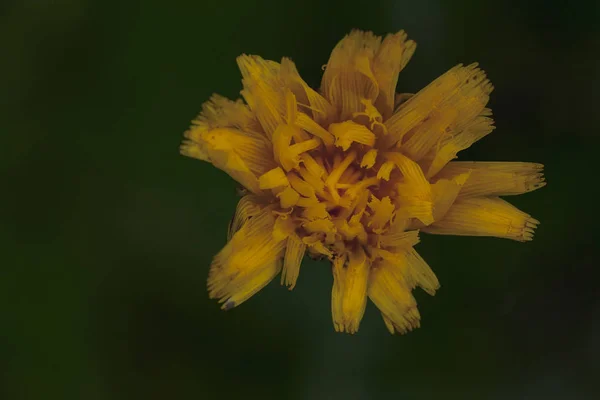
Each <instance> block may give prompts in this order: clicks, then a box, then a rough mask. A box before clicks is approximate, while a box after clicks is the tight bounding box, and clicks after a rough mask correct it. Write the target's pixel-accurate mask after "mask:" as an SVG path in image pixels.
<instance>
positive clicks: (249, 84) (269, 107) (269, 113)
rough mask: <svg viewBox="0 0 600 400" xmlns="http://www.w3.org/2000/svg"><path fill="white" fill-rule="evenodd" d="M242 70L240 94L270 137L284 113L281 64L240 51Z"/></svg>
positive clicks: (238, 61) (239, 59) (238, 59)
mask: <svg viewBox="0 0 600 400" xmlns="http://www.w3.org/2000/svg"><path fill="white" fill-rule="evenodd" d="M237 63H238V67H239V68H240V71H241V73H242V77H243V79H242V83H243V85H244V90H242V96H244V99H245V100H246V103H248V105H249V106H250V108H251V109H252V111H253V112H254V113H255V115H256V117H257V119H258V120H259V122H260V124H261V125H262V127H263V129H264V131H265V133H266V135H267V137H268V138H270V137H271V136H272V135H273V132H275V129H276V128H277V126H278V125H279V124H281V123H282V122H283V116H284V115H285V111H286V106H285V94H284V91H283V88H284V87H285V84H284V82H283V80H282V79H281V77H280V65H279V63H276V62H274V61H268V60H264V59H262V58H261V57H259V56H252V55H246V54H243V55H241V56H239V57H238V58H237Z"/></svg>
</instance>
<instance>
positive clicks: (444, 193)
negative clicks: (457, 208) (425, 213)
mask: <svg viewBox="0 0 600 400" xmlns="http://www.w3.org/2000/svg"><path fill="white" fill-rule="evenodd" d="M469 175H470V173H469V172H466V173H463V174H460V175H456V176H453V177H452V179H440V180H438V181H437V182H436V183H434V184H433V185H431V192H432V195H433V218H434V219H435V220H436V221H439V220H441V219H442V218H444V215H446V213H447V212H448V210H449V209H450V207H451V206H452V204H453V203H454V201H455V200H456V198H457V196H458V195H459V193H460V192H461V190H462V189H463V188H464V185H465V182H468V180H469V179H470V178H469Z"/></svg>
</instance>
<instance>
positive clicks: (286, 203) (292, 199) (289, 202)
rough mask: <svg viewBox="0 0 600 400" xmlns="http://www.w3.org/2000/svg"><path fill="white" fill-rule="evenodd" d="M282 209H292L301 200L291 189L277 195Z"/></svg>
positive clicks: (288, 188) (287, 188)
mask: <svg viewBox="0 0 600 400" xmlns="http://www.w3.org/2000/svg"><path fill="white" fill-rule="evenodd" d="M277 197H278V198H279V202H280V204H281V207H282V208H290V207H293V206H295V205H296V204H297V203H298V200H300V195H299V194H298V192H296V191H295V190H294V189H292V188H291V187H286V188H285V189H283V190H282V191H281V192H279V193H278V194H277Z"/></svg>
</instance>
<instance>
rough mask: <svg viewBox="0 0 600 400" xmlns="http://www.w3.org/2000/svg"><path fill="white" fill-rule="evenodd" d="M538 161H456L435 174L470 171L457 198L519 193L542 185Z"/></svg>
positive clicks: (438, 176)
mask: <svg viewBox="0 0 600 400" xmlns="http://www.w3.org/2000/svg"><path fill="white" fill-rule="evenodd" d="M543 169H544V166H543V165H542V164H536V163H528V162H479V161H460V162H451V163H449V164H448V165H447V166H446V167H445V168H444V169H442V171H440V173H439V174H437V175H436V179H437V178H454V177H456V176H458V175H460V174H464V173H470V176H469V179H467V181H466V183H465V184H464V186H463V187H462V189H461V191H460V194H459V195H458V196H459V197H460V198H466V197H481V196H508V195H515V194H522V193H527V192H531V191H533V190H536V189H539V188H541V187H544V186H545V185H546V182H544V174H543V173H542V170H543Z"/></svg>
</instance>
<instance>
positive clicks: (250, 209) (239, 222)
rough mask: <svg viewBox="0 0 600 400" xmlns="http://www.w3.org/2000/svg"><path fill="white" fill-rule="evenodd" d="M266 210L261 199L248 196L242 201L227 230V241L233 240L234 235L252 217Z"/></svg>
mask: <svg viewBox="0 0 600 400" xmlns="http://www.w3.org/2000/svg"><path fill="white" fill-rule="evenodd" d="M263 208H264V206H263V205H261V204H260V202H259V198H258V197H257V196H254V195H246V196H244V197H242V198H241V199H240V201H239V202H238V204H237V207H236V209H235V215H234V216H233V219H232V220H231V223H230V224H229V229H228V230H227V240H231V238H232V237H233V235H234V234H235V233H236V232H237V231H239V230H240V228H241V227H242V226H243V225H244V224H245V223H246V222H247V221H248V220H249V219H250V218H252V217H255V216H257V215H258V214H260V212H261V210H262V209H263Z"/></svg>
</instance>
